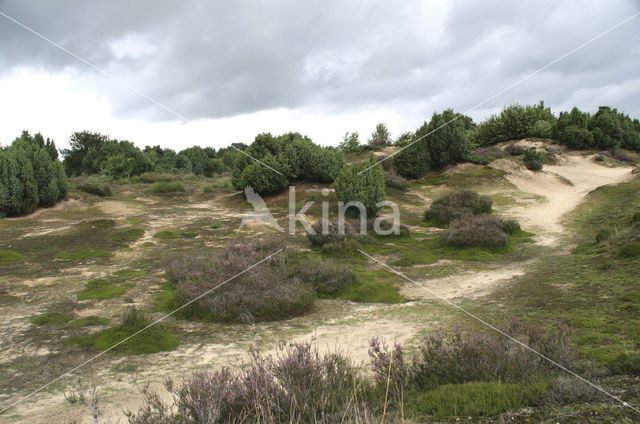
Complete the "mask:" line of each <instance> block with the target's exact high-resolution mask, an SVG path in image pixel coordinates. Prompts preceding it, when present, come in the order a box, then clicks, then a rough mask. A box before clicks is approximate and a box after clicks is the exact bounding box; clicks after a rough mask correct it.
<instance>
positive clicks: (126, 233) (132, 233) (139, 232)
mask: <svg viewBox="0 0 640 424" xmlns="http://www.w3.org/2000/svg"><path fill="white" fill-rule="evenodd" d="M143 235H144V230H143V229H142V228H137V227H132V228H123V229H122V230H117V231H115V232H113V233H111V234H110V235H109V238H110V239H111V241H112V242H114V243H116V244H117V245H119V246H128V245H129V243H132V242H134V241H136V240H138V239H139V238H140V237H142V236H143Z"/></svg>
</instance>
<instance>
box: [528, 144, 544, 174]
mask: <svg viewBox="0 0 640 424" xmlns="http://www.w3.org/2000/svg"><path fill="white" fill-rule="evenodd" d="M546 158H547V156H546V155H545V153H544V152H541V151H539V150H536V149H535V148H530V149H526V150H525V151H524V156H523V160H524V164H525V166H526V167H527V168H528V169H530V170H531V171H540V170H541V169H542V164H543V163H544V162H545V160H546Z"/></svg>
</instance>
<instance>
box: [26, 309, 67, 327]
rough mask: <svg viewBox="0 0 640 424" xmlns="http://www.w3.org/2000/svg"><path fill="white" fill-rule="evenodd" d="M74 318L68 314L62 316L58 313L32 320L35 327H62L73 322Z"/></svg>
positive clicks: (47, 314)
mask: <svg viewBox="0 0 640 424" xmlns="http://www.w3.org/2000/svg"><path fill="white" fill-rule="evenodd" d="M72 319H73V316H71V315H68V314H61V313H58V312H50V313H46V314H41V315H38V316H37V317H35V318H33V319H32V320H31V322H32V323H34V324H35V325H60V324H66V323H67V322H69V321H71V320H72Z"/></svg>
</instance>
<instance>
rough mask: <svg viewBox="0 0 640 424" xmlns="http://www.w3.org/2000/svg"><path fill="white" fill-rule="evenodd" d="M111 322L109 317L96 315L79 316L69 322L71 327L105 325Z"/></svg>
mask: <svg viewBox="0 0 640 424" xmlns="http://www.w3.org/2000/svg"><path fill="white" fill-rule="evenodd" d="M110 322H111V320H110V319H109V318H103V317H96V316H93V315H92V316H88V317H83V318H79V319H77V320H75V321H73V322H72V323H71V324H69V325H70V326H72V327H90V326H94V325H107V324H109V323H110Z"/></svg>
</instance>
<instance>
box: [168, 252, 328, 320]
mask: <svg viewBox="0 0 640 424" xmlns="http://www.w3.org/2000/svg"><path fill="white" fill-rule="evenodd" d="M270 253H273V251H269V252H267V251H265V250H263V249H260V248H259V247H258V246H256V245H255V244H254V243H250V242H234V243H231V244H229V245H227V248H226V249H225V253H224V254H222V255H220V256H200V257H198V256H193V255H184V256H181V257H178V258H176V259H174V260H173V261H171V262H170V263H169V266H168V275H169V277H170V278H171V279H172V281H174V282H175V285H176V302H177V303H178V304H184V303H187V302H188V301H191V300H194V299H196V298H198V297H199V296H200V295H202V294H203V293H206V292H208V291H211V290H212V289H214V288H215V287H217V288H215V290H213V291H212V292H211V293H210V294H209V295H207V296H202V297H200V298H198V299H197V300H196V301H195V302H193V303H192V304H191V305H190V306H189V307H187V308H185V309H184V310H183V311H184V312H183V316H185V317H187V318H191V319H202V320H214V321H229V322H255V321H265V320H275V319H282V318H288V317H292V316H297V315H301V314H303V313H305V312H307V311H308V310H309V309H311V307H312V306H313V302H314V298H315V293H314V291H313V288H311V287H310V286H308V285H307V284H305V283H304V282H302V281H301V280H300V279H299V278H294V277H290V278H288V273H287V270H286V264H285V262H284V261H283V259H282V257H281V256H275V257H274V258H271V259H270V260H268V261H266V262H265V263H262V264H260V265H258V266H255V267H253V268H250V267H251V266H252V265H254V264H256V263H257V262H259V261H261V260H262V259H263V258H264V257H265V256H267V255H268V254H270ZM248 268H250V269H248ZM247 269H248V270H247ZM243 271H245V272H244V273H242V274H241V275H238V276H236V275H237V274H239V273H241V272H243ZM234 276H236V277H235V278H234V279H233V280H231V281H229V282H228V283H226V284H224V285H222V286H220V287H218V286H219V285H220V284H221V283H222V282H224V281H226V280H228V279H230V278H232V277H234Z"/></svg>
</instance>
